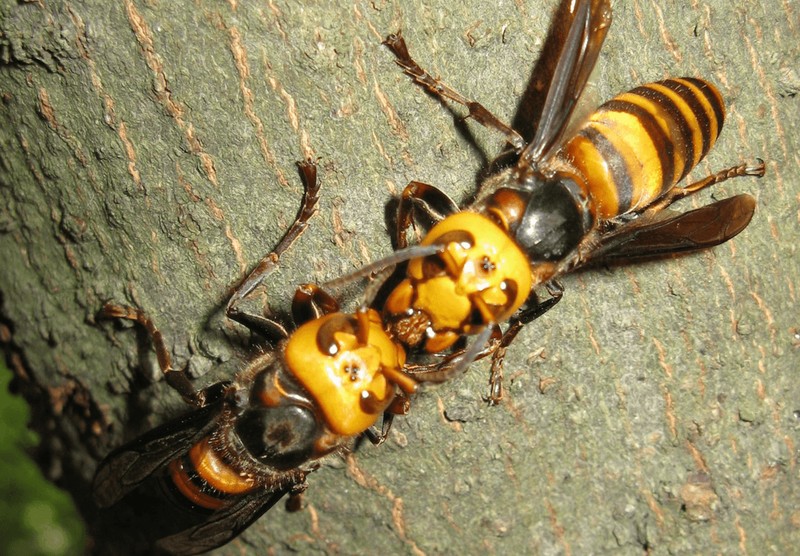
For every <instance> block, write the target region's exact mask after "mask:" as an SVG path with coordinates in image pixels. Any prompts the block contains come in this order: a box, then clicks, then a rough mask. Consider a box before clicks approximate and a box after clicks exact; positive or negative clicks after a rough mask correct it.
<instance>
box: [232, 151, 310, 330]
mask: <svg viewBox="0 0 800 556" xmlns="http://www.w3.org/2000/svg"><path fill="white" fill-rule="evenodd" d="M297 167H298V169H299V170H300V178H301V179H302V181H303V188H304V192H303V200H302V201H301V204H300V210H299V211H298V213H297V217H296V218H295V220H294V222H293V223H292V225H291V226H290V227H289V229H288V230H287V231H286V233H285V234H284V235H283V238H281V240H280V242H278V245H276V246H275V249H274V250H273V251H272V252H271V253H269V254H267V256H265V257H264V258H263V259H261V260H260V261H259V263H258V264H257V265H256V267H255V268H254V269H253V271H252V272H251V273H250V275H249V276H248V277H247V278H246V279H245V280H244V282H242V283H241V285H239V287H238V288H236V291H234V292H233V295H232V296H231V298H230V300H229V301H228V305H227V307H226V308H225V314H226V315H227V316H228V318H230V319H232V320H235V321H236V322H238V323H240V324H243V325H245V326H246V327H248V328H249V329H250V330H253V331H255V332H259V333H261V334H264V335H265V336H267V337H268V338H270V339H281V338H285V337H287V336H288V332H287V330H286V328H285V327H284V326H283V325H282V324H280V323H278V322H276V321H275V320H273V319H270V318H267V317H265V316H264V315H263V314H259V313H252V312H246V311H244V310H243V309H241V307H240V303H241V302H242V301H243V300H244V299H246V298H247V297H248V296H249V295H250V294H251V293H252V292H253V291H254V290H255V289H256V288H257V287H258V286H259V285H261V284H262V283H263V282H264V280H265V279H266V278H267V276H269V275H270V274H272V272H274V271H275V269H276V268H278V262H279V260H280V257H281V255H282V254H283V253H285V252H286V251H287V250H288V249H289V247H291V245H292V244H293V243H294V242H295V240H296V239H297V238H298V237H300V236H301V235H302V234H303V232H304V231H305V230H306V228H307V227H308V221H309V220H310V219H311V217H312V216H313V215H314V212H316V207H317V203H318V201H319V184H318V183H317V166H316V164H314V162H313V161H311V160H306V161H303V162H298V163H297Z"/></svg>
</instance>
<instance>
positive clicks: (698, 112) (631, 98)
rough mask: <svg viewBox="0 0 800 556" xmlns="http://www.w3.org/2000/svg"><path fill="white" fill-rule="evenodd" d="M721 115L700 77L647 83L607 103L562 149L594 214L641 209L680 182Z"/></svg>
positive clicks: (714, 93)
mask: <svg viewBox="0 0 800 556" xmlns="http://www.w3.org/2000/svg"><path fill="white" fill-rule="evenodd" d="M724 119H725V106H724V104H723V101H722V97H721V96H720V93H719V91H718V90H717V89H716V87H714V86H713V85H711V84H710V83H708V82H706V81H703V80H702V79H696V78H691V77H683V78H676V79H667V80H665V81H658V82H655V83H648V84H646V85H642V86H641V87H637V88H636V89H633V90H632V91H629V92H627V93H623V94H621V95H618V96H616V97H614V98H613V99H611V100H610V101H608V102H606V103H605V104H603V105H602V106H600V108H598V109H597V111H596V112H595V113H594V114H592V115H591V116H590V118H589V120H588V121H587V122H586V123H585V124H584V125H583V126H582V127H581V128H580V130H579V131H578V133H577V134H576V135H575V136H574V137H573V138H571V139H570V140H568V141H567V142H566V143H565V144H564V146H563V148H562V151H561V153H560V156H561V157H566V158H567V159H568V161H569V164H570V165H572V166H573V167H574V168H575V169H576V170H577V171H578V173H579V174H581V175H582V176H583V177H584V178H585V180H586V187H587V191H585V192H584V193H585V194H586V197H587V198H588V199H589V200H590V201H589V203H590V206H591V207H592V211H593V213H594V216H595V218H597V219H600V220H606V219H610V218H614V217H615V216H618V215H620V214H625V213H627V212H634V211H637V210H641V209H643V208H645V207H646V206H647V205H649V204H650V203H652V202H653V201H655V200H656V199H658V198H659V197H660V196H661V195H663V194H664V193H666V192H667V191H669V190H670V189H672V188H673V187H674V186H675V185H676V184H677V183H679V182H680V181H681V180H682V179H683V178H684V177H685V176H686V174H687V173H689V171H690V170H691V169H692V168H694V167H695V166H696V165H697V164H698V163H699V162H700V160H701V159H702V158H703V157H704V156H705V155H706V153H707V152H708V151H709V150H710V149H711V147H712V146H713V145H714V142H715V141H716V139H717V136H718V135H719V132H720V130H721V129H722V123H723V121H724Z"/></svg>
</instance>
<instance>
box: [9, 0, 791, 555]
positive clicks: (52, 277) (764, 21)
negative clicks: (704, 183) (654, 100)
mask: <svg viewBox="0 0 800 556" xmlns="http://www.w3.org/2000/svg"><path fill="white" fill-rule="evenodd" d="M309 4H312V3H308V2H283V1H279V0H274V1H266V2H236V1H234V0H231V1H229V2H207V1H204V0H198V1H196V2H168V1H163V2H155V1H149V2H146V1H139V0H137V1H132V0H127V1H124V2H115V3H109V2H100V1H86V2H11V1H9V0H4V1H3V2H2V3H0V32H2V35H0V64H1V65H0V96H2V99H0V122H1V123H0V142H2V143H1V146H0V188H1V189H0V191H2V200H3V203H2V206H0V260H1V261H2V265H0V290H1V291H2V323H3V339H4V340H5V342H6V344H7V347H8V351H9V354H10V355H9V361H10V367H11V369H12V371H14V372H15V374H16V375H17V384H18V386H19V388H20V389H21V391H22V392H23V393H24V394H25V395H26V397H27V398H28V399H29V401H30V402H31V404H32V406H33V411H34V420H33V423H32V425H33V427H34V428H35V429H36V430H37V431H39V432H40V433H41V434H42V439H43V445H42V447H41V449H40V451H39V457H40V463H41V464H42V465H43V467H44V468H45V470H46V471H47V472H48V473H49V474H50V476H51V477H52V478H53V480H55V481H58V482H59V483H60V484H62V485H64V486H65V487H66V488H67V489H68V490H70V492H72V493H73V495H74V496H75V497H76V500H77V502H78V504H79V506H80V507H81V508H82V511H83V513H84V515H85V517H86V519H87V521H88V522H89V526H90V528H91V526H92V523H93V522H94V520H95V519H96V515H95V512H94V510H93V509H92V508H91V502H90V500H89V499H88V490H89V483H90V480H91V476H92V473H93V470H94V467H95V465H96V462H97V461H98V460H99V459H100V458H101V457H102V456H103V455H104V454H105V453H107V451H108V450H109V449H111V448H112V447H114V446H116V445H119V444H120V443H121V442H123V441H124V440H128V439H131V438H133V437H134V436H136V435H137V434H139V433H141V432H143V431H144V430H147V429H148V428H149V427H151V426H153V425H155V424H157V423H160V422H163V421H164V420H165V419H166V418H168V417H169V416H174V415H176V414H178V413H180V411H181V410H182V409H183V406H182V404H181V402H180V400H179V399H178V398H177V396H176V395H175V394H174V393H173V392H171V391H170V390H169V388H168V387H167V385H166V384H165V383H164V382H163V381H157V382H153V383H151V380H150V379H149V378H148V376H147V375H148V374H149V376H150V377H153V376H156V377H157V375H158V370H157V366H156V365H155V363H154V362H153V361H151V360H152V357H150V354H149V353H148V352H142V351H141V350H140V349H139V348H138V347H137V346H140V345H141V342H137V336H136V335H135V334H133V333H130V332H126V331H124V330H123V331H120V330H119V327H114V326H111V325H110V324H109V323H99V322H96V320H95V317H94V315H95V314H96V312H97V311H98V309H99V308H100V306H101V304H102V302H103V301H105V300H114V301H117V302H124V303H131V304H135V305H137V306H139V307H141V308H142V309H143V310H145V311H146V312H147V313H148V314H150V315H151V316H152V318H153V319H154V320H155V321H156V323H157V324H158V325H159V326H160V328H161V329H162V332H163V333H164V335H165V338H166V340H167V343H168V346H169V347H170V349H171V351H172V353H173V356H174V359H175V361H176V364H177V365H185V364H188V365H189V366H190V369H191V370H192V372H193V373H195V374H197V375H201V374H202V375H203V376H202V377H200V378H198V379H197V380H198V381H199V383H201V384H207V383H210V382H212V381H213V380H216V379H218V378H220V377H222V376H230V374H231V373H233V372H234V371H235V369H236V359H235V358H234V357H232V348H231V347H230V341H229V338H228V337H229V336H231V335H232V330H233V327H232V326H230V325H227V324H226V323H225V322H224V321H223V319H222V318H221V317H220V311H221V308H222V307H223V306H224V304H225V301H226V299H227V296H228V295H229V293H230V291H231V289H232V287H233V286H234V285H235V284H236V283H237V281H238V280H240V279H241V277H242V276H243V275H244V274H245V273H246V272H247V270H248V269H249V268H250V267H251V266H252V264H254V263H255V261H257V260H258V259H259V258H260V257H261V256H263V254H264V253H266V252H267V251H268V250H269V249H270V248H271V247H272V246H273V244H274V243H275V242H276V241H277V239H278V238H279V237H280V235H281V233H282V232H283V230H285V228H286V227H287V226H288V225H289V224H290V223H291V220H292V218H293V216H294V214H295V210H296V207H297V205H298V203H299V199H300V195H301V187H300V182H299V179H298V177H297V173H296V171H295V169H294V162H295V161H297V160H300V159H303V158H305V157H312V158H315V159H318V160H319V165H320V172H319V175H320V180H321V182H322V184H323V190H322V201H321V207H320V210H319V213H318V214H317V216H316V217H315V218H314V220H313V221H312V225H311V227H310V229H309V230H308V231H307V233H306V234H305V235H304V236H303V237H302V239H301V240H300V241H298V242H297V243H296V244H295V246H294V247H293V249H292V250H291V251H290V252H289V253H288V254H287V256H286V257H285V258H284V259H283V261H282V266H281V268H280V271H279V272H278V273H276V275H274V276H275V277H274V280H273V283H271V284H270V303H271V306H272V307H273V308H275V309H278V310H280V309H281V308H285V307H286V301H287V300H288V299H289V295H290V293H291V292H292V290H293V287H294V285H295V284H297V283H298V282H301V281H309V280H324V279H328V278H331V277H334V276H337V275H339V274H341V273H342V272H343V271H346V270H349V269H352V268H354V267H356V266H358V265H361V264H363V263H365V262H368V261H370V260H374V259H376V258H378V257H380V256H381V255H384V254H386V253H388V252H389V251H390V249H391V244H390V230H389V229H388V228H387V218H386V214H388V212H389V211H388V209H387V207H388V206H390V204H391V200H392V199H393V198H394V197H395V196H396V195H397V193H398V192H399V191H401V190H402V188H403V187H404V185H405V184H406V183H407V182H408V181H410V180H412V179H414V180H420V181H424V182H428V183H432V184H435V185H437V186H439V187H440V188H442V189H443V190H445V191H447V192H448V193H450V194H452V195H453V196H454V197H455V198H456V199H463V198H465V197H466V196H468V195H469V193H470V192H471V191H473V190H474V188H475V185H476V179H477V178H476V176H477V175H478V173H479V172H480V170H481V168H482V167H484V166H485V164H486V160H488V159H491V158H492V157H493V156H494V155H495V154H496V153H497V152H498V151H499V150H500V148H501V147H502V145H501V143H500V138H498V137H497V136H495V135H493V134H492V133H490V132H489V131H487V130H484V129H483V128H481V127H480V126H477V125H475V124H473V123H467V124H466V128H467V129H468V130H469V134H471V136H472V137H473V138H474V142H472V143H470V142H468V141H467V140H466V137H465V133H464V132H463V131H461V132H459V131H458V130H457V129H455V127H454V125H453V123H454V121H453V117H452V115H451V113H450V112H448V111H447V110H446V109H444V108H443V107H442V106H441V104H439V103H438V102H436V101H435V100H433V99H431V98H429V97H427V96H426V95H425V94H423V93H422V92H421V91H420V90H419V89H418V88H417V87H415V86H413V85H412V84H411V83H410V81H409V79H408V78H406V77H404V76H403V75H402V74H401V72H400V71H398V69H397V68H396V66H395V65H394V63H393V59H392V56H391V55H390V53H389V52H388V51H387V50H386V49H385V48H384V47H381V45H380V41H381V39H382V38H383V37H384V36H385V35H386V34H387V33H389V32H392V31H395V30H397V29H403V30H404V34H405V36H406V38H407V40H408V42H409V45H410V48H411V49H412V51H413V53H414V55H415V57H416V58H417V59H418V60H419V61H420V63H422V64H424V65H426V66H427V67H428V68H429V69H430V70H431V71H432V72H433V73H434V74H440V75H441V76H442V77H443V78H444V79H445V80H446V81H447V82H448V84H450V85H451V86H452V87H454V88H455V89H457V90H459V91H461V92H462V93H464V94H466V95H468V96H470V97H472V98H474V99H476V100H479V101H480V102H482V103H483V104H484V105H485V106H486V107H487V108H489V109H490V110H492V111H494V112H495V113H496V114H497V115H498V116H500V117H501V118H503V119H505V120H507V121H510V120H512V119H513V118H514V114H515V112H516V110H517V106H516V105H517V101H518V99H519V98H520V97H521V96H522V93H523V91H524V90H525V88H526V83H527V82H528V80H529V77H530V72H531V69H532V68H533V67H534V63H535V61H536V60H537V57H538V53H539V50H540V48H541V45H542V42H543V40H544V37H545V36H546V34H547V30H548V28H549V25H550V20H551V13H552V11H553V9H554V7H555V4H556V2H554V1H550V0H548V1H539V0H537V1H523V0H519V1H517V2H500V3H499V4H489V3H486V2H476V1H473V0H470V1H467V2H461V3H453V2H443V1H433V2H431V1H425V2H405V3H399V2H398V3H393V2H380V1H379V2H341V3H340V5H339V6H338V7H334V6H330V5H328V6H326V7H322V5H323V4H324V3H321V2H320V3H313V4H314V5H309ZM317 4H318V5H317ZM456 4H457V5H456ZM614 8H615V13H614V23H613V24H612V28H611V31H610V33H609V35H608V39H607V40H606V45H605V48H604V50H603V52H602V54H601V56H600V59H599V62H598V68H597V70H596V73H595V75H594V78H593V80H592V81H593V84H594V87H593V91H591V94H592V95H595V96H596V97H597V99H598V100H603V99H607V98H610V97H611V96H612V95H613V94H615V93H617V92H620V91H623V90H626V89H629V88H631V87H633V86H635V85H637V84H640V83H644V82H647V81H653V80H657V79H661V78H664V77H666V76H681V75H696V76H703V77H706V78H707V79H709V80H711V81H713V82H715V83H716V84H718V85H719V87H720V90H721V91H722V94H723V96H724V98H725V99H726V102H727V103H728V108H729V111H728V118H727V121H726V126H725V129H724V130H723V133H722V136H721V138H720V140H719V142H718V143H717V146H716V147H715V148H714V150H713V152H712V153H711V154H710V155H709V156H708V158H707V160H706V161H704V162H702V163H701V164H700V167H699V168H698V169H697V170H695V172H693V175H694V176H695V177H700V176H702V175H704V174H706V173H709V172H711V171H715V170H718V169H721V168H724V167H727V166H729V165H732V164H734V163H738V162H741V161H745V160H752V159H753V158H755V157H756V156H760V157H762V158H763V159H764V160H765V161H766V166H767V176H766V177H765V178H763V179H762V180H759V181H757V180H754V179H741V180H734V181H732V182H728V183H725V184H723V185H722V186H720V187H718V188H717V189H716V190H715V191H714V192H713V193H711V194H703V195H701V196H700V197H701V198H699V199H697V200H695V201H693V202H695V203H699V202H706V201H708V200H709V198H710V196H711V195H713V196H715V197H717V198H720V197H723V196H728V195H731V194H734V193H739V192H750V193H752V194H753V195H755V196H756V198H757V199H758V208H757V211H756V215H755V218H754V220H753V222H752V224H751V225H750V226H749V227H748V228H747V230H746V231H745V232H744V233H742V234H741V235H740V236H739V237H737V238H736V239H735V240H733V241H732V242H730V243H728V244H726V245H723V246H721V247H719V248H717V249H714V250H713V251H709V252H705V253H702V254H699V255H696V256H692V257H684V258H681V259H676V260H667V261H660V262H657V263H650V264H644V265H638V266H636V267H629V268H618V269H614V270H613V271H603V270H600V271H592V272H585V273H582V274H580V275H577V276H571V277H569V278H567V279H566V280H565V286H566V288H567V293H566V296H565V298H564V300H563V301H562V302H561V303H560V304H559V305H558V306H557V307H556V308H555V309H554V310H553V311H551V312H550V313H548V314H547V315H546V316H545V317H543V318H541V319H540V320H538V321H536V322H535V323H534V324H532V325H531V326H529V327H527V328H526V329H525V330H524V332H523V333H522V334H521V335H520V337H519V338H518V340H517V341H516V343H515V344H514V345H512V347H511V349H510V350H509V353H508V356H507V360H506V379H507V382H506V385H507V397H506V400H505V401H504V403H503V404H502V405H500V406H499V407H496V408H491V407H487V406H486V405H485V404H484V403H483V402H482V401H481V396H483V395H484V394H485V391H486V378H487V374H486V366H485V365H484V364H475V365H473V367H472V368H471V369H470V371H469V373H467V374H466V375H465V376H464V377H461V378H458V379H455V380H453V381H451V382H450V383H448V384H445V385H442V386H440V387H438V388H435V389H430V390H426V391H425V392H424V393H422V394H421V395H420V396H418V397H417V398H416V400H415V403H414V405H413V407H412V410H411V412H410V414H409V416H408V417H406V418H404V419H399V420H398V421H397V422H396V424H395V428H394V430H393V432H392V435H391V437H390V439H389V441H388V442H387V443H386V444H385V445H384V446H381V447H380V448H373V447H371V446H367V445H365V446H363V447H362V448H361V449H359V450H358V451H357V452H356V453H355V454H354V455H352V456H350V457H349V458H348V460H347V461H343V460H333V461H331V462H330V465H327V466H326V467H324V468H323V469H321V470H320V471H318V472H316V473H315V474H313V475H312V476H311V477H310V483H311V488H310V489H309V491H308V493H307V496H306V499H305V500H306V507H305V508H304V510H303V511H301V512H299V513H294V514H290V513H287V512H285V511H284V510H283V509H282V508H281V507H277V508H274V509H273V510H272V511H270V512H269V514H268V515H267V516H265V517H264V518H262V519H261V520H260V521H258V522H257V523H256V524H255V525H253V526H252V527H251V528H250V529H249V530H248V531H247V532H246V533H245V534H244V535H243V536H242V537H241V538H240V539H238V540H236V541H235V542H234V543H232V544H231V545H229V546H227V547H225V548H222V549H220V550H219V551H218V553H219V554H240V553H243V552H245V553H250V552H252V553H264V550H265V549H271V550H273V551H274V552H275V553H288V552H290V551H302V552H303V553H314V552H318V553H342V554H379V553H383V554H398V553H413V554H439V553H479V552H480V553H488V554H509V553H540V554H585V553H621V554H639V553H642V552H651V553H654V554H666V553H719V554H732V553H752V554H754V553H765V552H775V553H786V552H788V551H790V549H792V548H795V547H797V546H798V545H800V510H799V509H798V508H800V486H799V485H800V481H799V480H798V479H800V477H798V474H800V468H798V444H799V443H800V438H798V430H799V429H800V381H798V375H797V373H798V367H800V317H799V316H798V310H797V297H798V295H800V282H799V281H798V270H800V265H799V264H798V253H797V249H798V244H800V231H799V230H800V176H799V175H798V173H799V169H798V155H797V153H798V152H800V149H798V147H800V144H799V143H800V140H799V139H798V137H799V134H800V97H798V96H796V94H797V92H798V90H800V76H798V67H799V66H800V46H799V45H800V40H798V39H800V17H799V14H800V11H799V10H800V8H798V6H797V4H796V3H793V2H785V1H780V0H764V1H755V0H743V1H741V2H737V3H736V7H731V4H730V3H729V2H721V1H718V0H708V1H702V2H694V3H686V2H678V1H667V2H644V1H633V2H624V3H623V2H617V3H616V5H615V6H614ZM459 128H460V129H462V130H463V128H464V126H459ZM690 204H691V202H690V203H687V206H688V205H690ZM140 339H141V338H140ZM143 362H144V365H143ZM148 362H150V365H149V370H146V371H143V370H142V366H144V367H148V364H147V363H148ZM143 415H144V417H142V416H143ZM94 534H95V536H96V538H97V542H98V543H99V546H104V547H107V546H110V545H109V544H107V543H110V542H112V541H113V539H114V532H113V531H94ZM118 548H119V547H118ZM795 549H796V548H795Z"/></svg>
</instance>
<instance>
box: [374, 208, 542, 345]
mask: <svg viewBox="0 0 800 556" xmlns="http://www.w3.org/2000/svg"><path fill="white" fill-rule="evenodd" d="M422 243H423V245H431V244H442V245H445V249H444V251H443V252H441V253H439V254H436V255H429V256H427V257H424V258H415V259H412V260H411V261H410V262H409V264H408V269H407V272H406V276H407V277H406V278H405V280H403V281H402V282H401V283H400V284H399V285H398V286H397V287H396V288H395V289H394V290H393V291H392V293H391V294H389V297H388V298H387V300H386V302H385V305H384V311H385V313H386V319H387V321H388V324H389V326H390V330H391V332H392V334H393V336H394V337H396V338H397V339H398V340H400V341H401V342H403V343H405V344H407V345H412V346H413V345H415V344H417V343H419V342H420V341H424V349H425V351H427V352H428V353H438V352H440V351H443V350H445V349H447V348H448V347H450V346H451V345H452V344H453V343H454V342H455V341H456V340H458V339H459V338H460V337H461V336H462V335H464V334H475V333H477V332H478V331H479V330H481V329H483V328H485V327H486V326H491V325H493V324H495V323H498V322H502V321H504V320H506V319H507V318H509V317H510V316H511V315H512V314H513V313H514V312H515V311H516V310H517V309H519V307H520V306H521V305H522V304H523V303H524V302H525V300H526V299H527V297H528V293H529V292H530V288H531V273H530V268H529V265H528V261H527V259H526V257H525V254H524V253H523V252H522V250H520V248H519V247H518V246H517V245H516V244H515V243H514V242H513V241H512V240H511V238H510V237H509V236H508V233H507V232H506V231H504V230H503V229H502V228H501V227H500V226H498V224H496V223H495V222H493V221H492V220H491V219H489V218H487V217H486V216H483V215H480V214H477V213H474V212H459V213H457V214H454V215H452V216H450V217H449V218H447V219H445V220H442V221H441V222H439V223H438V224H437V225H436V226H434V227H433V229H431V231H430V232H429V233H428V234H427V235H426V237H425V239H424V240H423V242H422Z"/></svg>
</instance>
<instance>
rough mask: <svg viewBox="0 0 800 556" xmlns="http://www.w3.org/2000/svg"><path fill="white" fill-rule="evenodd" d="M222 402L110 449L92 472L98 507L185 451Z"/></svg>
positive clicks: (211, 421)
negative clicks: (112, 449) (95, 470)
mask: <svg viewBox="0 0 800 556" xmlns="http://www.w3.org/2000/svg"><path fill="white" fill-rule="evenodd" d="M220 408H221V404H215V405H208V406H205V407H202V408H200V409H196V410H194V411H192V412H190V413H187V414H186V415H183V416H182V417H179V418H178V419H175V420H173V421H170V422H168V423H165V424H163V425H161V426H160V427H156V428H155V429H153V430H151V431H149V432H147V433H145V434H143V435H142V436H140V437H138V438H137V439H135V440H133V441H131V442H129V443H128V444H125V445H124V446H121V447H120V448H117V449H116V450H114V451H113V452H111V453H110V454H109V455H108V456H107V457H106V459H104V460H103V462H102V463H101V464H100V466H99V467H98V468H97V472H96V473H95V477H94V483H93V485H92V494H93V496H94V500H95V503H96V504H97V505H98V506H99V507H101V508H107V507H109V506H113V505H114V504H116V503H117V502H119V501H120V500H121V499H122V498H123V497H125V495H126V494H128V493H130V492H131V491H133V490H134V489H135V488H136V487H137V486H139V484H141V483H142V481H144V480H145V479H147V478H148V477H150V476H151V475H153V474H154V473H156V472H157V471H159V470H160V469H162V468H163V467H164V466H166V465H167V464H169V462H171V461H172V460H174V459H175V458H176V457H178V456H180V455H182V454H184V453H185V452H186V451H187V450H188V449H189V448H190V447H191V446H192V445H193V444H194V443H195V442H197V441H198V440H199V439H200V438H202V437H203V435H205V434H207V433H208V431H209V430H211V429H212V428H213V427H214V426H215V417H216V416H217V414H218V413H219V410H220Z"/></svg>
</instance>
